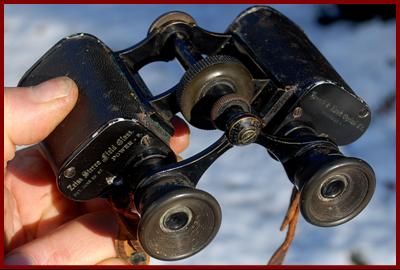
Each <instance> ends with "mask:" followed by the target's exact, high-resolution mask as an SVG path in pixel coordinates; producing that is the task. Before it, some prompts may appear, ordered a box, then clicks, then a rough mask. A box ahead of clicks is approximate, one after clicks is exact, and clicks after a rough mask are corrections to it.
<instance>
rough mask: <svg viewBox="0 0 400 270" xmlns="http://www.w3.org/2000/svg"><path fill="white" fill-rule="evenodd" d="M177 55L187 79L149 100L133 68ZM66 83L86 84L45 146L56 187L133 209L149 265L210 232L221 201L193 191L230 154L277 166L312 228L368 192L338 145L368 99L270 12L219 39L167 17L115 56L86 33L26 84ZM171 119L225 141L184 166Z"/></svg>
mask: <svg viewBox="0 0 400 270" xmlns="http://www.w3.org/2000/svg"><path fill="white" fill-rule="evenodd" d="M171 60H177V61H178V62H179V63H180V64H181V65H182V67H183V68H184V69H185V70H186V72H185V75H184V76H183V78H182V79H181V80H180V82H178V83H177V84H176V85H175V86H174V87H173V88H171V89H169V90H167V91H165V92H164V93H163V94H161V95H158V96H153V95H152V94H151V92H150V91H149V89H148V88H147V86H146V84H145V83H144V82H143V80H142V79H141V77H140V75H139V70H140V69H141V68H142V67H143V66H145V65H147V64H149V63H151V62H154V61H171ZM66 75H67V76H69V77H70V78H71V79H73V80H74V81H75V82H76V84H77V85H78V88H79V98H78V101H77V104H76V106H75V107H74V109H73V110H72V111H71V113H70V114H69V115H68V116H67V117H66V118H65V120H64V121H63V122H62V123H61V124H60V125H59V126H58V127H57V128H56V129H55V130H54V131H53V132H52V133H51V134H50V135H49V137H47V138H46V139H45V140H44V141H43V142H42V143H41V147H42V151H43V153H44V155H46V157H47V159H48V160H49V161H50V163H51V166H52V168H53V170H54V172H55V174H56V176H57V185H58V188H59V190H60V192H61V193H62V194H64V195H65V196H66V197H68V198H70V199H71V200H75V201H86V200H90V199H93V198H98V197H103V198H111V201H113V202H115V201H120V202H123V203H115V205H117V208H118V209H117V210H118V213H123V215H125V216H126V217H127V218H128V219H129V216H130V215H131V214H132V213H133V212H134V211H137V212H136V213H139V215H140V221H139V225H138V226H133V227H132V228H131V230H134V231H131V235H134V236H135V237H136V236H137V239H139V242H140V245H141V246H142V248H143V250H144V251H145V252H146V253H147V254H149V255H150V256H152V257H155V258H158V259H162V260H178V259H183V258H186V257H189V256H191V255H193V254H195V253H197V252H199V251H200V250H202V249H203V248H204V247H205V246H207V244H208V243H210V241H211V240H212V239H213V238H214V236H215V235H216V233H217V231H218V229H219V227H220V224H221V209H220V206H219V205H218V202H217V201H216V199H215V198H214V197H212V196H211V195H210V194H209V193H207V192H204V191H202V190H199V189H196V185H197V183H198V181H199V180H200V178H201V176H202V175H203V173H204V172H205V171H206V170H207V169H208V168H209V166H210V165H211V164H212V163H213V162H214V161H215V160H217V159H218V158H219V157H220V156H221V155H222V154H223V153H225V152H226V151H227V150H229V149H230V148H232V147H234V146H245V145H248V144H251V143H256V144H259V145H261V146H263V147H265V148H266V150H267V151H268V152H269V153H270V154H271V156H272V157H273V158H275V159H277V160H278V161H279V162H281V163H282V165H283V167H284V169H285V171H286V173H287V176H288V178H289V180H290V181H291V182H292V183H293V184H294V185H295V186H296V188H297V189H298V191H299V192H300V196H301V197H300V209H301V212H302V214H303V216H304V218H305V219H306V220H307V221H308V222H310V223H312V224H314V225H317V226H334V225H339V224H342V223H344V222H346V221H349V220H350V219H352V218H353V217H354V216H356V215H357V214H358V213H360V212H361V211H362V209H363V208H364V207H365V206H366V205H367V203H368V202H369V200H370V199H371V196H372V194H373V192H374V187H375V176H374V172H373V170H372V168H371V167H370V166H369V165H368V164H367V163H366V162H364V161H362V160H360V159H357V158H350V157H345V156H344V155H343V154H342V153H341V152H340V151H339V148H338V145H345V144H349V143H351V142H353V141H355V140H357V139H358V138H359V137H360V136H361V135H362V134H363V133H364V132H365V131H366V129H367V127H368V125H369V122H370V119H371V116H370V111H369V109H368V106H367V104H366V103H365V102H364V101H363V100H362V99H361V98H360V97H358V96H357V95H356V94H355V93H354V92H353V91H352V90H351V88H350V87H349V86H348V85H347V84H346V83H345V82H344V81H343V79H342V78H341V77H340V76H339V75H338V74H337V73H336V71H335V70H334V69H333V68H332V66H331V65H330V64H329V63H328V61H327V60H326V59H325V58H324V57H323V56H322V54H321V53H320V52H319V51H318V50H317V49H316V47H315V46H313V45H312V43H311V41H309V40H308V38H307V37H306V36H305V34H304V33H303V32H302V31H301V29H300V28H299V27H298V26H297V25H295V24H294V23H293V22H291V21H290V20H289V19H288V18H286V17H285V16H283V15H282V14H280V13H279V12H277V11H276V10H274V9H272V8H269V7H262V6H257V7H253V8H249V9H247V10H245V11H244V12H243V13H242V14H240V15H239V16H238V17H237V18H236V19H235V20H234V21H233V23H232V24H231V25H230V26H229V27H228V29H227V30H226V32H225V33H212V32H208V31H206V30H204V29H202V28H200V27H198V26H197V24H196V22H195V20H194V19H193V18H192V17H190V16H189V15H188V14H185V13H182V12H171V13H168V14H166V15H163V16H161V17H160V18H158V19H157V20H156V21H155V22H154V23H153V25H152V26H151V27H150V30H149V33H148V36H147V37H146V38H145V39H144V40H143V41H142V42H140V43H139V44H137V45H136V46H133V47H131V48H128V49H126V50H122V51H118V52H115V51H112V50H111V49H109V48H108V47H107V46H106V45H105V44H104V43H102V42H101V41H100V40H98V39H97V38H96V37H94V36H92V35H89V34H77V35H73V36H70V37H67V38H65V39H63V40H61V41H60V42H59V43H57V44H56V45H55V46H54V47H53V48H52V49H50V50H49V51H48V52H47V53H46V54H45V55H44V56H43V57H42V58H41V59H40V60H39V61H38V62H37V63H36V64H35V65H34V66H32V68H31V69H30V70H28V71H27V73H26V74H25V75H24V77H23V78H22V79H21V81H20V83H19V85H20V86H32V85H35V84H38V83H41V82H43V81H45V80H48V79H51V78H54V77H57V76H66ZM177 113H182V115H183V117H184V118H185V120H186V121H187V122H188V123H190V124H191V125H192V126H195V127H197V128H201V129H206V130H210V129H219V130H221V131H223V132H224V134H223V136H222V137H221V138H220V139H219V140H218V141H216V142H215V143H213V144H212V145H210V146H209V147H208V148H206V149H204V150H203V151H201V152H200V153H198V154H196V155H194V156H192V157H190V158H188V159H185V160H183V161H179V162H178V161H177V159H176V155H175V153H174V152H173V151H172V149H171V148H170V147H169V142H170V139H171V137H172V136H173V134H174V128H173V126H172V125H171V119H172V117H173V116H174V115H175V114H177ZM132 194H134V195H132ZM127 227H129V226H128V225H127ZM127 229H128V230H129V228H127ZM135 237H132V238H135Z"/></svg>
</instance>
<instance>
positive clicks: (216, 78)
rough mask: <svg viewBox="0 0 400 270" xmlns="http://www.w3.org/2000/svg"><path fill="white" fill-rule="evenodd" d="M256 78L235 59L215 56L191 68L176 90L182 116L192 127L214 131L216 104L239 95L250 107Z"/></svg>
mask: <svg viewBox="0 0 400 270" xmlns="http://www.w3.org/2000/svg"><path fill="white" fill-rule="evenodd" d="M252 80H253V77H252V76H251V74H250V72H249V71H248V70H247V68H246V67H245V66H244V65H243V64H242V63H241V62H240V61H239V60H237V59H236V58H234V57H231V56H227V55H214V56H210V57H207V58H204V59H202V60H200V61H199V62H197V63H196V64H194V65H193V66H191V67H190V68H189V69H188V70H187V71H186V73H185V75H184V76H183V78H182V80H181V82H180V85H179V87H178V89H177V93H176V96H177V102H178V104H179V106H180V109H181V112H182V115H183V116H184V118H185V119H186V120H187V121H188V122H189V123H190V124H192V125H193V126H195V127H198V128H202V129H215V127H214V125H213V122H212V120H211V116H210V115H211V110H212V107H213V104H214V103H215V102H216V101H217V100H218V99H219V98H221V97H222V96H224V95H228V94H236V95H238V96H240V97H242V98H243V99H245V100H247V101H248V102H249V103H250V101H251V99H252V97H253V96H254V87H253V82H252Z"/></svg>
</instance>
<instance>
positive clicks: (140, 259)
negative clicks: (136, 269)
mask: <svg viewBox="0 0 400 270" xmlns="http://www.w3.org/2000/svg"><path fill="white" fill-rule="evenodd" d="M129 261H130V263H131V264H133V265H138V264H145V263H146V255H145V254H144V253H143V252H134V253H132V254H131V256H130V257H129Z"/></svg>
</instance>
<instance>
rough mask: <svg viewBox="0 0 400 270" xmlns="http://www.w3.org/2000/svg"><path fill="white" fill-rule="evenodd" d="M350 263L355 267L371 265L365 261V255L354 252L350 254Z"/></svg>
mask: <svg viewBox="0 0 400 270" xmlns="http://www.w3.org/2000/svg"><path fill="white" fill-rule="evenodd" d="M350 261H351V264H353V265H368V264H369V263H368V262H367V260H366V259H365V257H364V255H363V254H362V253H361V252H360V251H357V250H355V251H352V252H351V253H350Z"/></svg>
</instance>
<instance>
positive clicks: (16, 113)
mask: <svg viewBox="0 0 400 270" xmlns="http://www.w3.org/2000/svg"><path fill="white" fill-rule="evenodd" d="M77 98H78V89H77V86H76V84H75V83H74V82H73V81H72V80H71V79H69V78H67V77H59V78H55V79H52V80H49V81H46V82H43V83H41V84H39V85H37V86H33V87H26V88H24V87H19V88H5V91H4V248H5V254H6V255H5V260H4V263H5V264H7V265H94V264H99V265H123V264H126V263H125V262H124V261H123V260H121V259H119V258H117V254H116V252H115V248H114V242H113V237H115V236H116V234H117V230H118V228H117V224H116V218H115V215H114V213H113V212H112V211H111V208H110V206H109V205H108V203H107V202H106V201H105V200H104V199H95V200H91V201H88V202H80V203H78V202H74V201H71V200H68V199H67V198H65V197H63V195H62V194H61V193H60V192H59V191H58V190H57V186H56V181H55V176H54V174H53V172H52V170H51V168H50V167H49V164H48V163H47V161H46V160H45V159H44V158H43V157H42V155H41V154H40V153H39V151H38V149H37V146H31V147H28V148H25V149H23V150H20V151H17V152H16V151H15V150H16V145H28V144H36V143H38V142H40V141H42V140H43V139H45V138H46V137H47V136H48V135H49V134H50V133H51V132H52V130H54V128H55V127H56V126H57V125H58V124H59V123H60V122H61V121H62V120H63V119H64V118H65V117H66V115H67V114H68V113H69V112H70V111H71V110H72V108H73V107H74V105H75V103H76V100H77ZM172 124H173V125H174V127H175V134H174V136H173V137H172V139H171V141H170V146H171V148H172V149H173V150H174V151H175V153H176V154H178V153H180V152H182V151H183V150H184V149H185V148H186V147H187V146H188V144H189V129H188V127H187V125H186V124H185V122H184V121H183V120H181V119H179V118H174V119H173V120H172Z"/></svg>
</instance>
